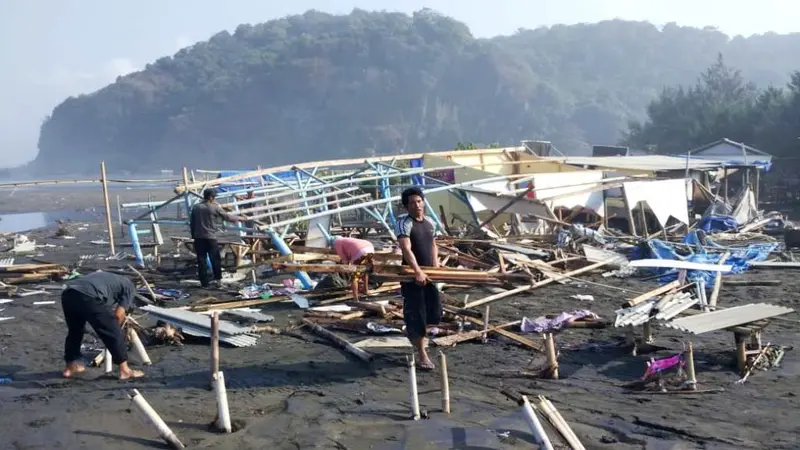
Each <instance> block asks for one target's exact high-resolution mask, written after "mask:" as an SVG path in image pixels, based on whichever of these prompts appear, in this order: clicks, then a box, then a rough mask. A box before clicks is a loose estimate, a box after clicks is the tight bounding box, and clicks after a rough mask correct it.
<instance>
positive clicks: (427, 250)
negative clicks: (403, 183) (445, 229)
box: [396, 187, 442, 370]
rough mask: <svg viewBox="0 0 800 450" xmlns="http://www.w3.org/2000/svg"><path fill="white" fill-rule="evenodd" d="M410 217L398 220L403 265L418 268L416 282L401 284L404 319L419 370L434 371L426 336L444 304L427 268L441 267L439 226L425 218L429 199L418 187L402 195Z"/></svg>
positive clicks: (415, 269) (438, 320)
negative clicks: (438, 240) (437, 231)
mask: <svg viewBox="0 0 800 450" xmlns="http://www.w3.org/2000/svg"><path fill="white" fill-rule="evenodd" d="M401 199H402V202H403V206H404V207H405V208H406V210H407V211H408V214H407V215H403V216H400V217H398V218H397V232H396V234H397V242H398V244H399V245H400V249H401V250H402V252H403V265H406V266H411V268H412V269H414V281H413V282H403V283H401V284H400V292H401V294H402V295H403V320H404V321H405V324H406V335H407V336H408V340H409V341H411V344H412V345H413V346H414V348H415V349H416V350H417V353H418V354H419V358H420V362H419V367H420V368H422V369H425V370H431V369H434V368H435V366H434V364H433V361H431V359H430V358H429V357H428V352H427V349H426V347H427V345H426V342H425V341H426V336H427V334H428V325H436V324H438V323H439V322H440V321H441V319H442V304H441V300H440V298H439V290H438V289H437V288H436V286H435V285H434V284H433V283H432V282H431V280H429V279H428V276H427V275H426V274H425V272H424V271H423V268H424V267H438V266H439V254H438V249H437V247H436V243H435V242H434V238H435V236H436V227H435V225H434V224H433V221H431V220H430V219H429V218H428V217H425V196H424V194H423V193H422V190H420V189H419V188H417V187H410V188H408V189H406V190H405V191H403V194H402V196H401Z"/></svg>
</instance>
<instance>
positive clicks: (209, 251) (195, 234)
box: [189, 189, 246, 287]
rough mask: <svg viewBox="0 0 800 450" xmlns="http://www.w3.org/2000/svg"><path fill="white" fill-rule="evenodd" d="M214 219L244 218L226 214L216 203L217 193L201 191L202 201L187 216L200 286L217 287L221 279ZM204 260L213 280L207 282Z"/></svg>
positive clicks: (238, 220) (237, 219)
mask: <svg viewBox="0 0 800 450" xmlns="http://www.w3.org/2000/svg"><path fill="white" fill-rule="evenodd" d="M214 219H221V220H224V221H226V222H243V221H245V220H246V219H245V218H244V217H239V216H234V215H232V214H228V213H227V212H226V211H225V210H224V209H222V206H221V205H220V204H219V203H217V191H215V190H214V189H206V190H205V191H203V201H202V202H200V203H198V204H196V205H194V207H192V212H191V214H190V216H189V228H190V229H191V232H192V239H194V251H195V253H196V254H197V275H198V277H199V278H200V285H201V286H203V287H209V285H211V284H214V285H218V284H219V280H221V279H222V258H221V257H220V254H219V244H218V243H217V226H216V224H215V223H214ZM206 259H209V260H211V271H212V275H213V279H212V280H209V276H208V265H207V263H206Z"/></svg>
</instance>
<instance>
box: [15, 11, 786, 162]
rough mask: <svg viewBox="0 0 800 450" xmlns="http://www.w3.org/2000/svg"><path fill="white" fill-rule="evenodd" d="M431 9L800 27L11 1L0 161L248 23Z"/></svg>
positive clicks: (769, 14)
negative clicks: (63, 119) (128, 83)
mask: <svg viewBox="0 0 800 450" xmlns="http://www.w3.org/2000/svg"><path fill="white" fill-rule="evenodd" d="M424 7H428V8H432V9H434V10H436V11H439V12H441V13H444V14H446V15H448V16H451V17H454V18H456V19H458V20H461V21H463V22H465V23H467V24H468V25H469V26H470V28H471V29H472V32H473V34H475V35H476V36H479V37H487V36H493V35H497V34H509V33H513V32H514V31H515V30H516V29H518V28H535V27H537V26H540V25H553V24H558V23H565V24H573V23H579V22H596V21H599V20H604V19H613V18H622V19H631V20H649V21H651V22H653V23H656V24H664V23H668V22H677V23H678V24H680V25H691V26H697V27H703V26H716V27H717V28H719V29H720V30H722V31H724V32H726V33H728V34H743V35H750V34H757V33H764V32H767V31H774V32H777V33H788V32H793V31H800V22H798V21H797V19H798V18H800V5H798V4H797V2H792V1H789V0H760V1H758V2H751V1H745V0H727V1H723V0H561V1H555V0H428V1H416V0H361V1H356V0H292V1H286V2H281V1H277V0H229V1H222V0H136V1H133V0H127V1H123V0H72V1H67V0H2V1H1V2H0V42H1V43H2V44H0V61H2V64H0V167H3V166H14V165H18V164H21V163H24V162H26V161H28V160H31V159H33V158H34V157H35V156H36V152H37V150H36V141H37V139H38V134H39V125H40V124H41V122H42V119H43V118H44V117H45V116H47V115H48V114H50V112H51V111H52V110H53V107H55V106H56V105H57V104H58V103H60V102H61V101H62V100H64V99H65V98H66V97H68V96H69V95H76V94H80V93H88V92H92V91H94V90H96V89H98V88H101V87H103V86H105V85H106V84H108V83H111V82H113V81H114V79H115V78H116V77H117V76H118V75H123V74H126V73H129V72H131V71H134V70H137V68H140V67H143V66H144V65H145V64H146V63H148V62H150V61H153V60H155V59H157V58H158V57H160V56H164V55H167V54H169V55H171V54H173V53H175V52H176V51H177V50H178V49H180V48H182V47H185V46H187V45H190V44H192V43H193V42H195V41H199V40H204V39H206V38H208V37H210V36H211V35H213V34H214V33H216V32H218V31H220V30H223V29H228V30H231V31H233V29H234V28H235V27H236V26H237V25H239V24H241V23H258V22H265V21H267V20H270V19H274V18H278V17H282V16H285V15H288V14H299V13H302V12H304V11H306V10H308V9H318V10H321V11H326V12H331V13H348V12H350V11H351V10H352V9H353V8H362V9H370V10H390V11H403V12H409V13H410V12H413V11H415V10H419V9H422V8H424Z"/></svg>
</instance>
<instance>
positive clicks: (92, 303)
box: [61, 271, 144, 380]
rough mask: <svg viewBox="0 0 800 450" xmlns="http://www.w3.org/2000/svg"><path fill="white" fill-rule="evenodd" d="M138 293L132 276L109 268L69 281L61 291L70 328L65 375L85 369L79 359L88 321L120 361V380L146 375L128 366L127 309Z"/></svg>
mask: <svg viewBox="0 0 800 450" xmlns="http://www.w3.org/2000/svg"><path fill="white" fill-rule="evenodd" d="M135 294H136V287H135V286H134V285H133V282H131V280H129V279H127V278H126V277H123V276H121V275H116V274H113V273H108V272H100V271H98V272H92V273H90V274H88V275H86V276H83V277H80V278H76V279H74V280H70V281H68V282H67V288H66V289H64V292H62V293H61V307H62V309H63V310H64V319H65V320H66V322H67V328H68V330H69V331H68V332H67V339H66V341H65V342H64V361H65V362H66V366H65V367H64V372H63V373H62V375H64V377H65V378H71V377H72V376H73V375H75V374H76V373H80V372H83V371H84V370H86V368H85V367H84V366H83V365H82V364H80V363H78V360H79V359H80V357H81V341H83V333H84V330H85V328H86V322H89V325H91V326H92V328H93V329H94V331H95V333H97V336H98V337H99V338H100V340H101V341H103V344H105V346H106V349H108V351H109V352H110V353H111V359H112V361H113V362H114V364H117V365H119V379H120V380H127V379H128V378H139V377H143V376H144V373H143V372H141V371H139V370H133V369H131V368H130V367H129V366H128V345H127V344H126V343H125V336H124V335H123V334H122V325H123V324H124V323H125V315H126V311H127V310H128V309H130V308H131V307H132V306H133V296H134V295H135Z"/></svg>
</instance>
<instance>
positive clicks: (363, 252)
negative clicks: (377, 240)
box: [331, 237, 375, 301]
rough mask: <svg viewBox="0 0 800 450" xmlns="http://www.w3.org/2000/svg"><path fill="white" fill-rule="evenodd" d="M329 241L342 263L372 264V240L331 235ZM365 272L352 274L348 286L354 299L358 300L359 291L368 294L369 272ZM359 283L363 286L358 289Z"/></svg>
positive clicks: (373, 247)
mask: <svg viewBox="0 0 800 450" xmlns="http://www.w3.org/2000/svg"><path fill="white" fill-rule="evenodd" d="M331 241H332V243H331V246H332V247H333V249H334V250H335V251H336V255H337V256H339V259H340V260H341V261H342V264H354V265H357V266H361V265H363V266H368V267H369V266H370V265H371V264H372V255H373V254H375V246H373V245H372V242H370V241H365V240H364V239H355V238H348V237H333V238H331ZM368 270H369V269H368ZM367 272H368V271H365V272H363V273H358V272H356V273H354V274H353V279H352V281H351V284H350V287H351V289H352V292H353V297H354V298H355V300H356V301H358V297H359V294H360V293H361V292H363V293H364V295H369V274H368V273H367ZM361 283H363V286H364V289H363V290H362V289H359V284H361Z"/></svg>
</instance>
